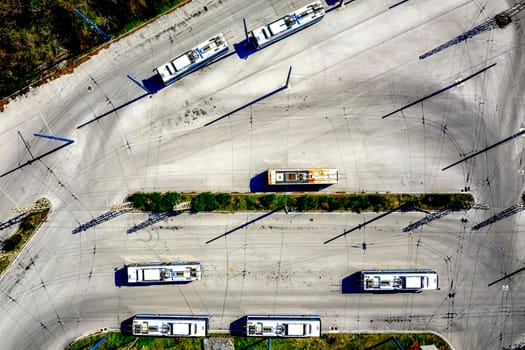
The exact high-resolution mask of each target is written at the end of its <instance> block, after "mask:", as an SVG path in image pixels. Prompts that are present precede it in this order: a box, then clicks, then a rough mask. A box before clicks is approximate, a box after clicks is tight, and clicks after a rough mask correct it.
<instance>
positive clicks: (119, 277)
mask: <svg viewBox="0 0 525 350" xmlns="http://www.w3.org/2000/svg"><path fill="white" fill-rule="evenodd" d="M127 285H128V272H127V269H126V266H124V267H121V268H119V269H115V286H117V287H122V286H127Z"/></svg>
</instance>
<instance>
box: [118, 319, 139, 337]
mask: <svg viewBox="0 0 525 350" xmlns="http://www.w3.org/2000/svg"><path fill="white" fill-rule="evenodd" d="M133 318H135V316H131V317H130V318H127V319H125V320H124V321H122V322H120V332H121V333H122V334H124V335H133Z"/></svg>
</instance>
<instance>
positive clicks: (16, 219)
mask: <svg viewBox="0 0 525 350" xmlns="http://www.w3.org/2000/svg"><path fill="white" fill-rule="evenodd" d="M25 216H26V213H22V214H19V215H17V216H15V217H14V218H12V219H9V220H7V221H6V222H2V223H0V231H2V230H5V229H6V228H8V227H11V226H13V225H16V224H19V223H20V222H22V220H23V219H24V218H25Z"/></svg>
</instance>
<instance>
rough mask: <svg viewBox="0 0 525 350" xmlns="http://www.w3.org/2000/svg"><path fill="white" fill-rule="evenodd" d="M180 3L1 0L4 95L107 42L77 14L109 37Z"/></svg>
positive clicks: (168, 0)
mask: <svg viewBox="0 0 525 350" xmlns="http://www.w3.org/2000/svg"><path fill="white" fill-rule="evenodd" d="M181 2H183V1H181V0H105V1H98V0H2V1H0V18H1V19H2V20H1V21H0V42H1V43H2V44H1V45H0V97H4V96H7V95H9V94H11V93H13V92H15V91H17V90H19V89H21V88H22V87H24V86H26V85H28V84H29V83H31V82H33V81H34V80H35V79H37V78H39V77H42V76H43V75H44V74H47V73H49V71H48V70H49V69H50V68H52V67H54V66H55V65H57V64H58V63H60V62H62V61H64V60H67V59H70V58H73V57H75V56H78V55H79V54H81V53H85V52H87V51H88V50H89V49H91V48H93V47H95V46H97V45H99V44H101V43H102V42H103V41H104V40H105V39H104V37H102V36H101V35H100V34H99V33H98V32H96V31H95V30H94V29H92V28H91V27H90V26H89V25H88V24H87V23H85V22H84V21H83V20H82V19H80V17H79V16H78V15H77V14H76V13H75V12H74V9H79V10H80V11H81V12H82V13H83V14H84V15H86V16H87V17H88V18H90V19H91V20H92V21H93V22H95V23H96V24H97V25H98V26H99V27H101V28H102V29H103V30H104V31H105V32H106V33H108V34H110V35H111V36H115V35H118V34H120V33H123V32H125V31H128V30H129V29H131V28H133V27H135V26H137V25H138V24H140V23H142V22H145V21H147V20H148V19H151V18H153V17H155V16H157V15H158V14H160V13H163V12H165V11H167V10H168V9H170V8H172V7H174V6H176V5H177V4H179V3H181Z"/></svg>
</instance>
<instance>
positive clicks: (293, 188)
mask: <svg viewBox="0 0 525 350" xmlns="http://www.w3.org/2000/svg"><path fill="white" fill-rule="evenodd" d="M328 186H330V184H320V185H269V184H268V171H267V170H265V171H263V172H262V173H259V174H257V175H255V176H254V177H252V178H251V180H250V191H251V192H318V191H320V190H322V189H324V188H327V187H328Z"/></svg>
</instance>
